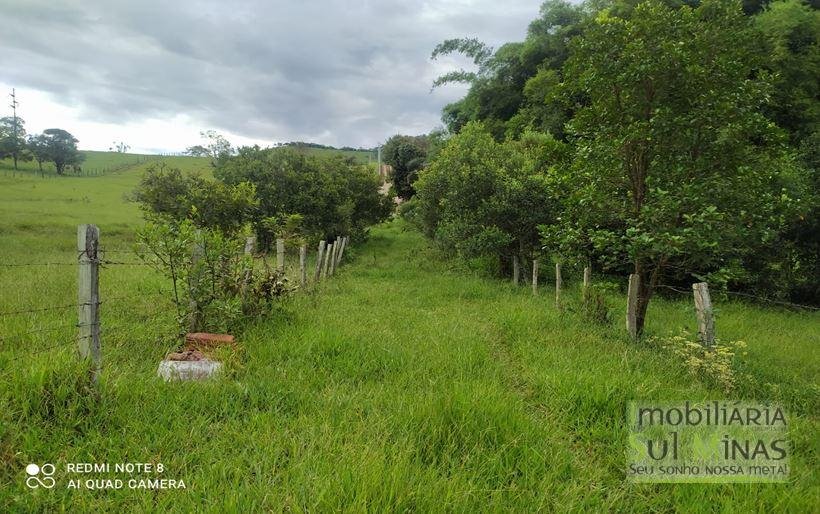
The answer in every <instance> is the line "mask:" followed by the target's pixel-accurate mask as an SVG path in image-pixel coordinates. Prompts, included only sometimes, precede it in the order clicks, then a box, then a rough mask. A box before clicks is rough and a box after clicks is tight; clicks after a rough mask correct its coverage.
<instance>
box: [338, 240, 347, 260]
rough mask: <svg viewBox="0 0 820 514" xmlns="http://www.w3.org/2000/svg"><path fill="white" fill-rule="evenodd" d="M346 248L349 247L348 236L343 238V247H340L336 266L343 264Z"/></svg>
mask: <svg viewBox="0 0 820 514" xmlns="http://www.w3.org/2000/svg"><path fill="white" fill-rule="evenodd" d="M346 246H347V236H345V237H343V238H342V245H341V246H340V247H339V252H338V254H339V255H337V256H336V265H337V266H338V265H340V264H341V263H342V254H343V253H344V251H345V247H346Z"/></svg>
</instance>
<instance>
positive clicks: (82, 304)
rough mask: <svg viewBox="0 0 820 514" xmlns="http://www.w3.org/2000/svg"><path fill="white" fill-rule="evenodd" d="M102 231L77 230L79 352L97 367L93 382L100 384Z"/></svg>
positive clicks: (84, 227) (88, 227)
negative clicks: (100, 249)
mask: <svg viewBox="0 0 820 514" xmlns="http://www.w3.org/2000/svg"><path fill="white" fill-rule="evenodd" d="M99 247H100V229H98V228H97V226H96V225H80V226H78V227H77V252H78V255H79V272H78V275H77V278H78V281H77V285H78V288H77V291H78V295H77V299H78V302H77V304H78V306H79V307H78V311H77V314H78V317H79V322H78V323H77V326H78V327H79V338H78V343H79V345H78V346H79V351H80V357H81V358H83V359H91V361H92V362H93V363H94V369H93V371H92V378H93V380H94V381H95V382H96V381H97V379H98V378H99V376H100V370H101V369H102V363H101V361H102V350H101V347H100V268H99V265H100V260H99V255H98V249H99Z"/></svg>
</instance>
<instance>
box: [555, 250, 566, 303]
mask: <svg viewBox="0 0 820 514" xmlns="http://www.w3.org/2000/svg"><path fill="white" fill-rule="evenodd" d="M563 285H564V281H563V280H562V279H561V263H560V262H556V263H555V307H556V308H557V309H561V308H562V306H561V287H562V286H563Z"/></svg>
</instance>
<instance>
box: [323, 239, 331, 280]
mask: <svg viewBox="0 0 820 514" xmlns="http://www.w3.org/2000/svg"><path fill="white" fill-rule="evenodd" d="M332 253H333V243H330V244H329V245H328V246H327V248H325V262H324V264H323V265H322V279H323V280H324V279H326V278H327V267H328V265H329V264H330V254H332Z"/></svg>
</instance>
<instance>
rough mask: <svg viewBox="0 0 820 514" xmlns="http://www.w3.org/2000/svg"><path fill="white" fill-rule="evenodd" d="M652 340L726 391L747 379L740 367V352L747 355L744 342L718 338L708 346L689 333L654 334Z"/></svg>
mask: <svg viewBox="0 0 820 514" xmlns="http://www.w3.org/2000/svg"><path fill="white" fill-rule="evenodd" d="M649 342H650V343H652V344H655V345H657V346H659V347H661V348H663V349H664V350H667V351H669V352H672V354H674V355H675V356H676V357H678V358H679V359H680V360H681V361H682V363H683V364H684V365H685V366H686V369H687V370H688V371H689V373H691V374H692V375H694V376H696V377H698V378H700V379H702V380H705V381H706V382H709V383H711V384H712V385H715V386H717V387H720V388H721V389H723V390H724V391H726V392H731V391H733V390H735V389H736V388H737V387H738V385H739V383H740V381H741V380H743V379H744V377H743V374H742V373H741V372H739V371H738V369H737V367H738V362H737V361H738V355H746V351H745V349H746V343H745V342H743V341H727V342H722V341H719V340H715V344H714V345H713V346H710V347H709V346H703V345H702V344H701V343H699V342H697V341H694V340H693V339H692V338H691V337H690V336H689V334H688V333H687V332H681V333H680V334H679V335H676V336H667V337H663V338H659V337H653V338H651V339H650V340H649Z"/></svg>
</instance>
